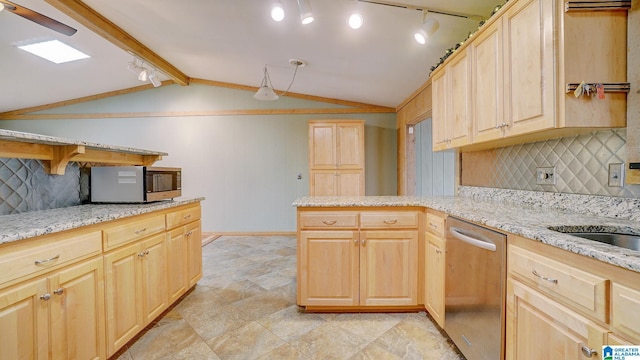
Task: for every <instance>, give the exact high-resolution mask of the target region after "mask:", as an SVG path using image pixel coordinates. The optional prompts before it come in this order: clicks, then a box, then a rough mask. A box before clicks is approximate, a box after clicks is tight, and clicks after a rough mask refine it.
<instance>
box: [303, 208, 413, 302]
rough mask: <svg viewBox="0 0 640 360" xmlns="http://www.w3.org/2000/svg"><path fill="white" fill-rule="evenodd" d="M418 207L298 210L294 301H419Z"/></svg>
mask: <svg viewBox="0 0 640 360" xmlns="http://www.w3.org/2000/svg"><path fill="white" fill-rule="evenodd" d="M419 219H421V212H420V211H417V210H409V211H403V210H399V211H395V210H393V211H392V210H385V211H382V210H379V211H373V210H366V211H364V210H363V211H344V210H329V211H327V210H311V211H306V210H300V209H299V210H298V277H297V278H298V305H301V306H306V307H307V308H309V309H313V308H333V309H353V308H363V309H366V308H368V307H377V308H383V307H397V306H400V307H402V306H417V305H418V266H419V264H418V263H419V256H418V252H419V251H418V249H419V233H418V227H419V226H418V223H419Z"/></svg>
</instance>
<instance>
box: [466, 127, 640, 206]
mask: <svg viewBox="0 0 640 360" xmlns="http://www.w3.org/2000/svg"><path fill="white" fill-rule="evenodd" d="M625 145H626V129H614V130H602V131H597V132H593V133H590V134H585V135H578V136H574V137H566V138H561V139H553V140H546V141H539V142H535V143H529V144H522V145H515V146H510V147H505V148H498V149H490V150H484V151H476V152H468V153H462V155H461V169H462V171H461V174H460V184H461V185H462V186H481V187H491V188H500V189H514V190H532V191H547V192H559V193H569V194H587V195H605V196H616V197H625V198H640V185H625V186H624V187H610V186H608V171H609V164H612V163H624V162H625V159H626V155H625ZM552 166H555V168H556V175H555V176H556V184H555V185H536V167H552Z"/></svg>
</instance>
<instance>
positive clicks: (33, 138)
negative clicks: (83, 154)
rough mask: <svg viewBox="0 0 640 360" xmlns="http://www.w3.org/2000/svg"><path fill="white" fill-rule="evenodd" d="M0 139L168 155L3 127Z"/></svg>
mask: <svg viewBox="0 0 640 360" xmlns="http://www.w3.org/2000/svg"><path fill="white" fill-rule="evenodd" d="M0 140H10V141H18V142H28V143H33V144H46V145H83V146H85V147H87V148H89V149H98V150H106V151H117V152H122V153H128V154H136V155H158V156H167V155H169V154H167V153H165V152H159V151H151V150H143V149H136V148H130V147H125V146H115V145H105V144H98V143H92V142H88V141H79V140H70V139H64V138H59V137H55V136H48V135H40V134H32V133H26V132H20V131H12V130H4V129H0Z"/></svg>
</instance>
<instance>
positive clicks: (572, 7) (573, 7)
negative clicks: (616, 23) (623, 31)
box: [564, 0, 631, 12]
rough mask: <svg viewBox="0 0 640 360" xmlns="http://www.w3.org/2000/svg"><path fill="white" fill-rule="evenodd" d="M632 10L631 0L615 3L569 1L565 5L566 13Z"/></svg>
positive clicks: (618, 0)
mask: <svg viewBox="0 0 640 360" xmlns="http://www.w3.org/2000/svg"><path fill="white" fill-rule="evenodd" d="M629 9H631V0H614V1H604V0H603V1H587V0H583V1H567V2H566V3H565V4H564V11H565V12H570V11H598V10H599V11H612V10H629Z"/></svg>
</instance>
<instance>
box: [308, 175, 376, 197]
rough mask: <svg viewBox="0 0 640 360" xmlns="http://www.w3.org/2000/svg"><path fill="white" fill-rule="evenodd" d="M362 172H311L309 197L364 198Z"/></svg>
mask: <svg viewBox="0 0 640 360" xmlns="http://www.w3.org/2000/svg"><path fill="white" fill-rule="evenodd" d="M364 191H365V189H364V172H363V171H362V170H357V169H356V170H314V171H311V186H310V195H311V196H364Z"/></svg>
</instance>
